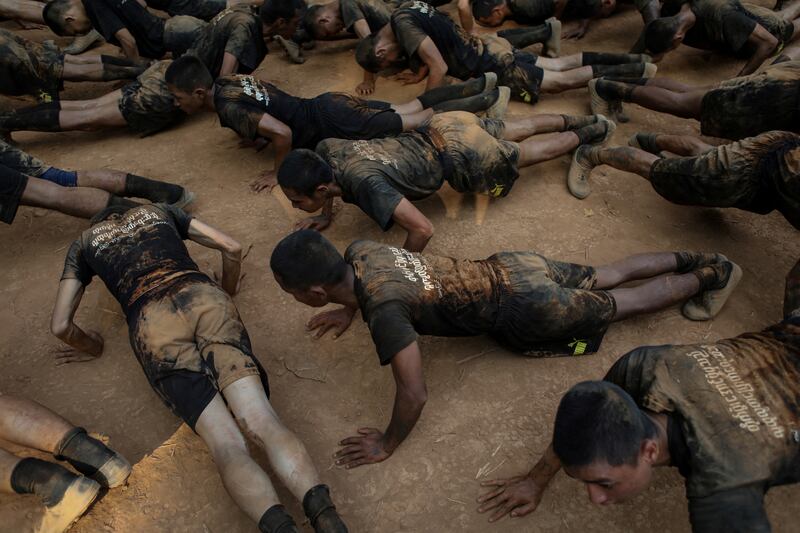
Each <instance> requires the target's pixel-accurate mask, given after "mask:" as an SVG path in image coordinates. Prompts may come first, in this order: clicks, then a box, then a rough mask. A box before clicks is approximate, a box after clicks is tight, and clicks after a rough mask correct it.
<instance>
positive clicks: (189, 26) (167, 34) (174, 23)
mask: <svg viewBox="0 0 800 533" xmlns="http://www.w3.org/2000/svg"><path fill="white" fill-rule="evenodd" d="M207 24H208V23H207V22H205V21H203V20H201V19H199V18H195V17H189V16H185V15H178V16H176V17H172V18H170V19H167V20H166V22H165V23H164V48H166V49H167V50H168V51H170V52H172V57H173V58H176V57H179V56H181V55H183V54H184V53H185V52H186V50H188V49H189V48H191V47H192V45H193V44H194V42H195V40H196V39H197V37H198V36H199V35H200V33H201V32H202V31H203V28H205V27H206V25H207Z"/></svg>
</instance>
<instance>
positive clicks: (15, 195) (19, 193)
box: [0, 165, 58, 224]
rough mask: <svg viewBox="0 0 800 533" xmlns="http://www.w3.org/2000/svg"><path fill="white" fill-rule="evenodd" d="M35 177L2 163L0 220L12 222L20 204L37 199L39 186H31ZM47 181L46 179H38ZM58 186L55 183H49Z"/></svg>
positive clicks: (0, 168) (0, 169)
mask: <svg viewBox="0 0 800 533" xmlns="http://www.w3.org/2000/svg"><path fill="white" fill-rule="evenodd" d="M32 179H35V178H28V177H27V176H25V175H23V174H20V173H19V172H17V171H16V170H13V169H10V168H8V167H5V166H3V165H0V222H5V223H6V224H11V223H12V222H13V221H14V217H16V215H17V209H18V208H19V206H20V204H22V203H24V204H26V205H35V204H32V202H34V201H35V200H36V199H37V196H38V191H37V188H36V187H34V188H31V187H30V181H31V180H32ZM37 181H41V182H42V183H47V182H45V181H44V180H37ZM49 185H52V186H53V187H58V186H57V185H54V184H52V183H51V184H49ZM26 191H27V195H26Z"/></svg>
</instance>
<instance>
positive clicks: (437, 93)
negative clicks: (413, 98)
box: [417, 76, 486, 109]
mask: <svg viewBox="0 0 800 533" xmlns="http://www.w3.org/2000/svg"><path fill="white" fill-rule="evenodd" d="M485 86H486V79H485V78H484V77H483V76H481V77H480V78H473V79H471V80H469V81H464V82H461V83H453V84H452V85H445V86H443V87H436V88H435V89H431V90H430V91H426V92H425V93H423V94H421V95H419V96H418V97H417V100H419V102H420V103H421V104H422V108H423V109H428V108H429V107H433V106H435V105H436V104H441V103H442V102H446V101H447V100H457V99H460V98H467V97H469V96H475V95H478V94H481V92H483V88H484V87H485Z"/></svg>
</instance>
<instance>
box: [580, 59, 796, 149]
mask: <svg viewBox="0 0 800 533" xmlns="http://www.w3.org/2000/svg"><path fill="white" fill-rule="evenodd" d="M798 94H800V61H797V60H791V61H782V62H780V63H775V64H772V65H769V66H768V67H765V68H763V69H762V70H760V71H759V72H757V73H755V74H750V75H749V76H740V77H736V78H731V79H729V80H725V81H722V82H719V83H714V84H711V85H705V86H703V85H701V86H693V85H687V84H685V83H683V82H680V81H677V80H674V79H670V78H663V77H659V78H652V79H644V78H640V79H630V78H627V79H623V78H613V77H611V78H603V79H598V80H592V81H591V82H589V97H590V99H591V107H592V112H593V113H601V114H603V115H605V116H607V117H609V118H611V119H613V120H618V119H619V115H620V114H621V113H622V112H623V109H622V104H623V102H630V103H634V104H637V105H640V106H642V107H644V108H645V109H652V110H653V111H658V112H661V113H669V114H670V115H674V116H676V117H681V118H693V119H695V120H698V121H699V122H700V132H701V133H702V134H703V135H707V136H709V137H719V138H722V139H733V140H738V139H743V138H745V137H753V136H756V135H759V134H761V133H764V132H767V131H772V130H781V131H793V132H795V133H800V98H798V96H797V95H798Z"/></svg>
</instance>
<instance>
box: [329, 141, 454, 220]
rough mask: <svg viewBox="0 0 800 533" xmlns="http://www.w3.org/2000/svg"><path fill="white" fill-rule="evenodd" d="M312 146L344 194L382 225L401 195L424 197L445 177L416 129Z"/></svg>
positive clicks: (390, 217) (389, 216) (388, 218)
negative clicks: (329, 169) (365, 138)
mask: <svg viewBox="0 0 800 533" xmlns="http://www.w3.org/2000/svg"><path fill="white" fill-rule="evenodd" d="M316 152H317V153H318V154H319V155H320V156H321V157H322V158H323V159H324V160H325V161H327V162H328V164H329V165H330V166H331V168H332V169H333V179H334V181H336V184H337V185H339V187H341V189H342V200H344V201H345V202H347V203H351V204H356V205H357V206H358V207H359V208H360V209H361V210H362V211H364V213H366V214H367V215H368V216H369V217H370V218H372V219H373V220H374V221H375V222H377V223H378V225H379V226H380V227H381V229H383V230H384V231H386V230H388V229H389V228H390V227H391V226H392V224H393V221H392V215H393V214H394V210H395V209H396V208H397V204H399V203H400V201H401V200H402V199H403V197H405V198H408V199H409V200H420V199H422V198H426V197H428V196H430V195H431V194H433V193H434V192H436V191H437V190H439V188H440V187H441V186H442V182H443V181H444V177H443V174H442V167H441V164H440V163H439V158H438V155H437V153H436V150H435V149H434V148H433V146H431V144H430V143H429V142H428V141H427V139H426V138H425V137H424V136H423V135H421V134H419V133H415V132H409V133H403V134H402V135H398V136H397V137H387V138H383V139H372V140H369V141H363V140H361V141H350V140H344V139H325V140H324V141H322V142H321V143H319V144H318V145H317V149H316Z"/></svg>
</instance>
